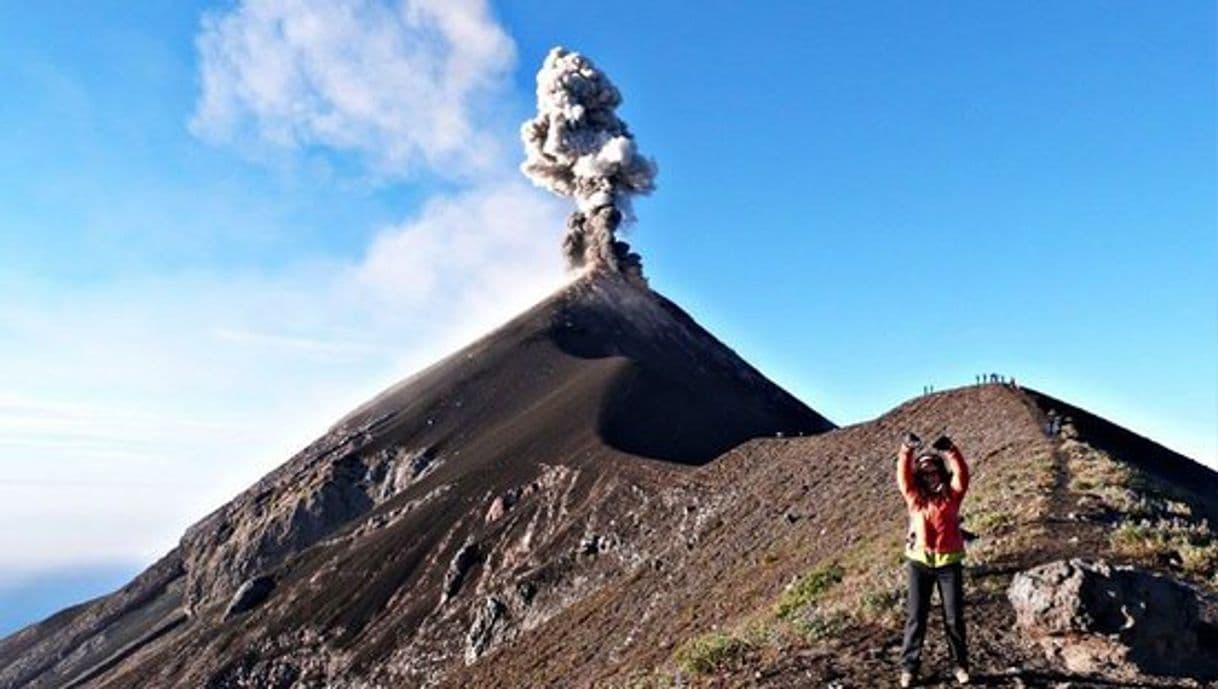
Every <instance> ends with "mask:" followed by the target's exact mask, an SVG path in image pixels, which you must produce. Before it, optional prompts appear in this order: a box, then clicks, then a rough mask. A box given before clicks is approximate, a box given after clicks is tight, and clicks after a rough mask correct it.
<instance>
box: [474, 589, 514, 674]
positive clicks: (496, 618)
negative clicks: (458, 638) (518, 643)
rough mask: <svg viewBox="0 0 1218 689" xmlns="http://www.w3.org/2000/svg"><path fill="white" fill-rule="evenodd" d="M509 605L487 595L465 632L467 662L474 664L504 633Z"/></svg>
mask: <svg viewBox="0 0 1218 689" xmlns="http://www.w3.org/2000/svg"><path fill="white" fill-rule="evenodd" d="M506 617H507V606H506V605H504V604H503V601H501V600H499V599H498V598H495V597H494V596H487V597H486V599H485V600H483V602H482V607H480V608H478V610H477V612H476V613H475V614H474V621H473V624H471V625H470V627H469V631H468V632H466V634H465V664H466V665H472V664H473V663H474V662H475V661H477V660H478V658H480V657H481V656H482V654H483V653H486V651H487V650H488V649H489V648H490V647H491V645H492V644H493V643H494V642H495V640H496V639H497V638H498V637H499V636H500V635H501V634H502V633H503V630H504V627H505V625H506V619H505V618H506Z"/></svg>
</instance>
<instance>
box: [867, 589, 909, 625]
mask: <svg viewBox="0 0 1218 689" xmlns="http://www.w3.org/2000/svg"><path fill="white" fill-rule="evenodd" d="M904 602H905V594H904V593H903V592H902V591H901V590H899V589H888V590H884V591H868V592H867V593H864V594H863V595H862V597H861V598H860V599H859V608H860V609H861V610H862V613H863V617H865V618H870V619H874V618H877V617H884V616H885V615H888V614H890V613H895V612H899V611H900V609H901V605H902V603H904Z"/></svg>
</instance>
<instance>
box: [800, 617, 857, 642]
mask: <svg viewBox="0 0 1218 689" xmlns="http://www.w3.org/2000/svg"><path fill="white" fill-rule="evenodd" d="M849 624H850V616H849V615H847V614H846V613H844V612H840V611H821V610H808V611H806V612H805V614H804V615H802V616H801V617H800V618H799V619H797V620H795V621H794V622H793V623H792V625H793V626H794V627H795V629H796V631H798V632H799V633H800V634H802V635H803V636H804V638H806V639H808V640H809V641H825V640H826V639H831V638H833V637H835V636H837V635H838V634H840V633H842V631H844V630H845V629H846V627H847V626H848V625H849Z"/></svg>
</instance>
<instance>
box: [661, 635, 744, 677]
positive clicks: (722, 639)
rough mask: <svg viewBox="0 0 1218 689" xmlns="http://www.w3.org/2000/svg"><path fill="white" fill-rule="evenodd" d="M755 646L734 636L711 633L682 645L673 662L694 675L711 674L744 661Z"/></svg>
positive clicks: (674, 655)
mask: <svg viewBox="0 0 1218 689" xmlns="http://www.w3.org/2000/svg"><path fill="white" fill-rule="evenodd" d="M752 648H753V645H752V644H751V643H749V642H748V641H747V640H745V639H743V638H741V637H739V636H736V635H734V634H727V633H724V632H711V633H709V634H703V635H702V636H698V637H695V638H693V639H690V640H689V641H686V642H685V643H683V644H681V646H680V647H679V648H677V650H676V652H675V653H674V654H673V660H675V661H676V663H677V666H678V667H680V668H681V669H682V670H684V671H686V672H689V673H693V674H700V675H703V674H709V673H712V672H715V671H716V670H720V669H723V668H725V667H728V666H730V665H732V664H734V663H738V662H740V661H742V660H743V659H744V657H745V656H746V655H747V654H748V652H749V651H750V650H752Z"/></svg>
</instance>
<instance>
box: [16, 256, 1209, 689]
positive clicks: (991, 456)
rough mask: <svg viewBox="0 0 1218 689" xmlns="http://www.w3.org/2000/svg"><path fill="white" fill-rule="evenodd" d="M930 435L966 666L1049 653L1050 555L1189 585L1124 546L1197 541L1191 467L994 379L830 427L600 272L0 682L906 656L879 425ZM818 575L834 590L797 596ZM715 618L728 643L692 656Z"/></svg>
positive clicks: (308, 461)
mask: <svg viewBox="0 0 1218 689" xmlns="http://www.w3.org/2000/svg"><path fill="white" fill-rule="evenodd" d="M1050 412H1052V413H1053V414H1054V415H1055V416H1058V417H1060V418H1061V419H1063V422H1062V423H1061V424H1059V425H1061V426H1062V428H1060V429H1055V428H1053V427H1051V426H1050V425H1049V424H1048V421H1049V418H1050ZM942 428H946V429H947V430H948V432H950V433H951V434H952V436H953V437H954V438H955V439H956V440H957V442H958V443H959V444H960V446H961V447H963V448H964V449H965V452H966V454H967V456H968V457H969V459H970V461H971V462H972V463H973V466H974V475H975V480H974V489H973V491H972V494H971V495H970V498H969V500H968V501H967V502H966V512H965V514H966V520H968V521H966V526H967V527H968V528H970V529H974V530H975V531H976V532H977V533H978V534H979V536H980V538H979V541H978V542H977V543H975V544H974V545H973V546H971V547H970V560H971V564H970V576H971V577H974V578H975V579H976V580H977V584H976V588H975V589H970V590H971V591H974V592H973V593H972V594H971V595H973V596H974V600H972V601H971V602H970V606H971V607H970V609H971V610H973V611H974V612H972V613H971V614H972V615H973V617H974V619H975V620H976V621H978V622H980V623H981V628H980V630H979V633H977V634H976V636H975V639H976V640H975V644H976V648H977V650H976V655H977V657H978V659H979V662H980V663H981V664H983V665H987V664H988V665H995V664H997V663H1000V662H1008V660H1009V659H1010V658H1016V659H1018V662H1019V663H1020V666H1021V667H1023V668H1026V673H1025V675H1023V677H1024V678H1025V679H1027V680H1028V681H1027V682H1025V684H1031V685H1034V686H1037V684H1036V681H1033V680H1036V679H1037V678H1040V679H1044V677H1048V676H1050V675H1051V674H1052V672H1054V670H1053V669H1052V667H1051V666H1048V665H1046V663H1045V662H1044V661H1043V660H1042V659H1038V656H1036V654H1035V653H1034V652H1033V651H1032V650H1030V648H1029V647H1028V645H1027V644H1026V643H1023V642H1022V641H1021V640H1020V639H1019V638H1018V637H1017V635H1015V633H1014V631H1013V629H1012V623H1011V619H1012V616H1011V613H1010V610H1009V606H1007V607H1004V604H1003V603H1002V601H1001V600H999V598H998V597H997V596H996V595H995V593H994V591H995V590H996V589H995V585H996V584H999V583H1002V582H1004V581H1009V579H1010V576H1011V574H1012V573H1013V572H1014V571H1015V570H1017V569H1019V568H1022V567H1026V566H1031V565H1034V564H1038V563H1039V562H1041V561H1043V560H1044V559H1045V558H1048V557H1072V556H1076V555H1078V554H1091V555H1096V554H1108V555H1109V556H1112V557H1116V558H1125V559H1126V560H1129V561H1137V562H1143V563H1144V564H1145V563H1148V564H1149V565H1151V566H1155V567H1159V569H1161V570H1163V571H1167V572H1170V573H1173V574H1175V575H1177V576H1182V577H1185V578H1188V577H1192V578H1193V579H1194V580H1196V581H1197V582H1199V585H1204V584H1205V580H1204V577H1201V578H1198V577H1200V575H1201V574H1204V573H1205V569H1204V567H1205V566H1206V561H1205V560H1200V561H1197V560H1196V557H1197V556H1196V555H1195V554H1193V555H1188V557H1189V558H1193V559H1188V558H1186V557H1185V555H1187V554H1188V553H1191V552H1192V551H1187V550H1186V545H1187V544H1186V543H1183V542H1181V543H1180V544H1176V543H1175V542H1174V541H1173V542H1171V543H1169V544H1168V545H1170V546H1171V548H1167V549H1166V550H1164V549H1163V548H1160V549H1159V550H1157V551H1153V552H1141V551H1139V550H1137V549H1136V548H1133V547H1132V545H1137V543H1133V544H1132V545H1131V543H1129V542H1126V541H1122V540H1120V538H1123V537H1124V536H1122V534H1125V531H1128V529H1127V528H1126V527H1128V526H1129V524H1130V523H1131V522H1130V520H1133V519H1135V517H1136V518H1141V519H1143V520H1145V519H1152V518H1153V519H1156V520H1159V519H1162V524H1163V526H1162V528H1163V529H1168V530H1170V529H1175V528H1183V527H1181V526H1180V524H1184V525H1185V526H1187V527H1188V529H1192V531H1188V532H1187V533H1188V534H1195V533H1200V532H1199V531H1197V529H1198V528H1200V527H1199V526H1198V524H1204V522H1200V521H1199V520H1200V519H1201V518H1202V516H1203V515H1208V514H1212V513H1213V510H1214V509H1215V507H1216V505H1215V504H1214V503H1215V500H1214V497H1213V496H1214V495H1215V494H1218V491H1215V492H1211V488H1213V487H1215V486H1218V474H1215V473H1214V472H1211V471H1209V470H1208V469H1205V468H1204V467H1201V466H1200V465H1197V464H1196V463H1195V462H1192V460H1189V459H1188V458H1186V457H1183V456H1182V455H1178V454H1177V453H1174V452H1172V451H1170V450H1167V449H1166V448H1162V447H1161V446H1158V445H1156V444H1154V443H1153V442H1152V441H1149V440H1148V439H1145V438H1141V437H1140V436H1137V435H1136V434H1133V433H1132V432H1130V431H1127V430H1125V429H1122V428H1120V427H1119V426H1116V425H1115V424H1111V423H1109V422H1106V421H1104V420H1103V419H1100V418H1098V417H1094V416H1093V415H1090V414H1088V413H1087V412H1085V411H1084V410H1082V409H1081V408H1078V407H1074V406H1071V405H1068V404H1066V403H1065V402H1063V401H1061V400H1056V399H1054V398H1052V397H1050V396H1048V395H1045V394H1043V393H1040V392H1038V391H1034V390H1025V389H1018V388H1015V387H1013V386H1008V385H1000V384H987V385H980V386H969V387H965V388H958V389H955V390H949V391H945V392H941V393H935V394H932V395H927V396H922V397H919V398H915V399H912V400H909V401H907V402H905V403H903V404H901V405H898V406H897V407H896V408H894V409H893V410H891V411H889V412H887V413H885V414H883V415H881V416H880V417H877V418H876V419H873V420H871V421H866V422H861V423H857V424H852V425H850V426H846V427H843V428H836V427H835V426H833V425H832V424H831V423H830V422H828V420H826V419H825V418H824V417H822V416H820V415H819V414H817V413H816V412H814V411H812V410H811V409H809V408H808V407H807V406H806V405H804V404H803V403H802V402H799V401H798V400H796V399H795V398H794V397H792V396H791V395H789V393H786V392H785V391H783V390H781V389H780V388H778V387H777V386H775V385H773V384H772V383H770V382H769V381H768V380H767V379H765V377H764V376H763V375H761V374H760V373H759V372H758V371H757V370H756V369H754V368H753V367H752V366H750V365H749V364H747V362H744V361H743V360H742V359H741V358H740V357H739V356H738V355H736V354H735V353H734V352H732V351H731V350H730V349H728V348H727V347H726V346H725V345H723V344H722V343H721V342H719V341H718V340H717V339H715V338H714V336H713V335H711V334H710V333H708V332H706V331H705V330H704V329H702V328H701V327H700V326H699V325H698V324H697V323H696V322H695V321H694V320H693V319H692V318H690V317H689V316H688V314H685V312H684V311H682V310H681V309H680V308H679V307H678V306H676V305H675V304H673V303H672V302H670V301H668V300H666V299H664V298H663V297H661V296H659V295H658V294H656V293H654V292H651V291H650V290H647V289H646V288H644V287H640V286H638V285H636V284H633V283H630V282H627V281H626V280H624V279H621V278H618V277H614V276H612V275H592V276H589V277H587V278H585V279H582V280H578V281H576V282H575V283H572V284H571V285H569V286H567V287H565V288H564V289H563V290H560V291H559V292H558V293H556V294H555V295H553V296H552V297H550V298H549V299H547V300H544V301H543V302H542V303H541V304H539V305H538V306H537V307H534V308H533V309H530V310H529V311H526V312H525V313H524V314H522V315H521V316H519V317H517V318H516V319H513V320H512V321H510V322H509V323H508V324H506V325H504V326H503V327H502V328H500V329H498V330H496V331H495V332H493V333H491V334H490V335H488V336H486V337H484V338H481V339H479V340H478V341H476V342H474V343H473V344H471V345H470V346H468V347H466V348H463V349H462V350H459V351H458V352H457V353H455V354H454V355H452V356H450V357H447V358H446V359H444V360H441V361H440V362H438V363H437V364H435V365H433V366H431V367H428V368H427V369H425V370H423V371H421V372H419V373H418V374H416V375H414V376H411V377H410V378H408V379H406V380H405V381H403V382H401V383H399V384H396V385H393V386H390V387H389V388H387V389H386V390H385V391H384V392H382V393H381V394H379V395H377V396H375V397H373V398H372V399H371V400H369V401H368V402H367V403H365V404H363V405H361V406H360V407H358V408H357V409H356V410H354V411H353V412H352V413H350V414H348V415H346V416H344V417H343V418H342V419H340V420H339V421H338V422H336V423H335V424H333V425H332V426H331V427H330V428H329V429H328V430H327V432H326V433H325V434H324V435H323V436H322V437H321V438H319V439H318V440H316V441H315V442H314V443H311V444H310V445H309V446H308V447H307V448H305V449H304V450H303V451H302V452H300V453H298V454H297V455H296V456H294V457H293V458H291V459H290V460H289V461H287V462H285V463H284V464H283V465H281V466H280V467H278V468H276V469H275V470H273V471H271V472H270V473H268V474H267V475H266V476H264V477H263V478H262V479H260V480H259V481H258V482H256V483H255V484H254V485H253V486H251V487H250V488H249V489H247V490H245V491H243V492H242V493H241V494H239V495H238V496H236V497H235V498H234V499H233V500H232V501H230V502H229V503H226V504H225V505H224V506H222V507H221V508H219V509H217V510H216V511H214V512H212V513H211V514H209V515H207V516H206V517H204V518H203V519H202V520H200V521H199V522H198V523H196V524H195V525H193V526H192V527H191V528H190V529H188V530H187V532H186V534H184V536H183V538H182V541H181V543H180V544H179V546H178V547H177V548H175V549H174V550H173V551H171V552H170V553H169V554H167V555H166V556H165V557H164V558H162V559H161V560H160V561H158V563H156V564H155V565H153V566H152V567H150V568H149V569H148V570H146V571H145V572H144V573H142V574H140V575H139V576H138V577H136V579H135V580H134V581H133V582H132V583H130V584H128V585H127V586H125V587H123V588H122V589H120V590H119V591H117V592H116V593H114V594H111V595H110V596H106V597H103V598H101V599H98V600H96V601H93V602H90V603H86V604H83V605H81V606H76V607H74V608H70V609H68V610H65V611H62V612H60V613H58V614H57V615H54V616H52V617H51V618H48V619H47V620H44V621H43V622H40V623H38V624H36V625H32V626H30V627H28V628H26V629H25V630H22V631H20V632H18V633H16V634H14V635H12V636H10V637H8V638H6V639H2V640H0V688H2V689H17V688H18V687H21V688H23V689H25V688H30V689H33V688H36V687H61V686H72V687H90V688H102V687H107V688H115V689H116V688H119V687H208V688H209V689H227V688H230V687H231V688H236V687H249V686H258V687H270V688H279V687H282V688H283V689H288V688H289V687H323V686H325V687H349V688H350V689H368V688H371V687H382V686H419V687H440V686H443V687H449V686H451V687H457V686H480V687H483V686H484V687H499V686H503V687H510V686H540V685H544V686H575V687H593V686H623V685H628V686H667V684H664V683H663V682H666V681H667V680H665V679H664V678H666V677H667V678H669V679H671V678H672V677H673V673H674V672H687V671H689V667H695V668H701V670H698V671H697V672H694V673H693V674H692V675H686V677H687V678H688V679H689V680H690V681H693V682H695V684H696V685H701V684H706V685H708V686H776V687H777V686H801V685H803V684H804V683H806V682H807V681H809V679H810V678H821V679H823V678H833V677H839V678H846V679H848V680H850V681H851V682H855V684H847V686H853V685H857V682H859V681H866V678H868V677H873V676H874V674H875V673H876V672H887V671H889V670H890V669H891V668H892V667H895V664H894V661H893V660H892V658H890V657H889V656H891V653H892V650H893V648H892V644H893V638H894V634H896V635H898V636H899V632H898V631H895V630H894V626H896V625H897V624H898V622H897V620H895V618H894V617H893V615H894V614H895V613H894V610H895V608H896V607H899V606H898V605H897V602H896V601H897V599H898V598H899V590H900V581H899V578H894V572H898V571H899V570H897V569H896V564H897V563H898V562H899V557H900V541H901V539H902V537H903V533H904V529H903V520H904V507H903V504H902V503H901V502H900V500H899V497H898V496H897V495H896V494H895V489H894V488H893V487H892V485H891V484H892V453H893V451H894V447H893V443H894V442H895V439H897V438H899V437H901V435H902V434H903V433H904V432H906V431H908V430H919V431H921V432H924V433H929V432H935V431H937V430H939V429H942ZM1128 494H1133V495H1135V497H1136V499H1135V498H1130V497H1129V495H1128ZM1181 506H1183V507H1181ZM1079 514H1082V515H1085V518H1078V517H1077V515H1079ZM1071 515H1074V516H1071ZM1181 515H1184V517H1181ZM1182 519H1183V520H1184V521H1181V520H1182ZM1172 520H1175V521H1172ZM1159 523H1160V522H1158V521H1156V522H1155V524H1156V525H1158V524H1159ZM1135 526H1136V524H1135ZM1205 528H1206V529H1208V527H1205ZM1135 530H1136V529H1135ZM1173 533H1174V532H1173ZM1181 533H1184V532H1181ZM1204 533H1205V534H1209V532H1208V530H1207V531H1205V532H1204ZM1126 535H1127V534H1126ZM1189 537H1190V538H1191V537H1192V536H1189ZM1205 537H1206V538H1209V536H1205ZM1126 540H1128V539H1126ZM1206 543H1208V541H1206ZM1204 547H1205V548H1208V547H1209V546H1208V545H1206V546H1204ZM1172 548H1174V550H1172ZM1213 548H1214V550H1213V552H1214V554H1215V556H1218V540H1215V541H1214V544H1213ZM1201 552H1202V554H1203V556H1204V557H1208V555H1205V553H1209V552H1210V551H1209V550H1204V549H1203V550H1202V551H1201ZM1165 557H1166V558H1167V559H1164V558H1165ZM1173 557H1174V558H1175V559H1172V558H1173ZM1198 562H1199V563H1200V564H1199V565H1198ZM809 572H812V573H816V572H822V573H824V572H828V573H830V574H833V575H834V576H836V578H837V579H838V580H840V583H837V584H836V585H835V586H834V588H833V590H832V591H830V592H828V593H826V594H825V596H824V598H823V599H822V600H820V601H818V602H816V604H815V605H812V604H810V603H809V602H808V601H796V602H792V601H791V600H789V596H790V591H791V590H792V588H791V587H792V585H793V584H796V583H798V582H799V581H801V580H802V578H803V577H806V576H809V574H808V573H809ZM829 579H830V580H832V579H833V577H829ZM1214 583H1215V585H1216V586H1218V580H1216V581H1215V582H1214ZM795 588H796V589H798V588H799V587H798V586H796V587H795ZM864 601H870V602H864ZM796 603H798V604H796ZM779 609H780V610H785V611H790V610H797V611H799V612H798V614H799V615H800V617H798V618H788V617H787V616H785V615H787V613H783V614H778V613H776V612H775V610H779ZM1215 624H1218V621H1216V622H1215ZM898 628H899V627H898ZM757 629H760V630H762V633H763V635H764V636H765V638H766V639H767V640H766V641H765V642H764V643H761V642H757V640H756V639H754V638H753V637H752V636H750V634H753V632H754V631H756V630H757ZM708 634H709V635H711V637H710V638H713V639H718V640H724V639H725V640H727V641H726V642H730V643H731V644H734V645H732V646H730V648H732V649H735V650H734V651H732V653H729V654H728V655H727V656H726V661H724V659H723V658H720V659H719V661H716V663H711V664H709V665H708V664H706V663H702V662H700V661H699V662H692V661H690V658H691V657H695V656H694V654H696V653H697V652H698V651H697V649H699V648H702V646H700V645H699V644H703V642H704V640H705V639H706V638H708V637H707V635H708ZM835 658H836V660H835ZM721 661H722V662H721ZM703 671H705V672H704V673H703V674H701V675H700V674H698V673H699V672H703ZM706 673H709V674H706ZM1036 673H1040V674H1039V675H1038V674H1036ZM1053 676H1055V677H1058V679H1061V675H1060V673H1058V675H1053ZM1067 679H1069V678H1068V677H1067ZM1074 679H1076V680H1077V679H1079V678H1077V677H1075V678H1074ZM1144 679H1145V681H1146V682H1148V684H1146V686H1157V684H1155V682H1158V681H1159V680H1157V679H1155V678H1153V677H1148V678H1144ZM1044 681H1045V682H1046V684H1044V685H1045V686H1048V684H1047V683H1048V682H1049V680H1047V679H1046V680H1044ZM1054 681H1056V680H1054Z"/></svg>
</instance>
